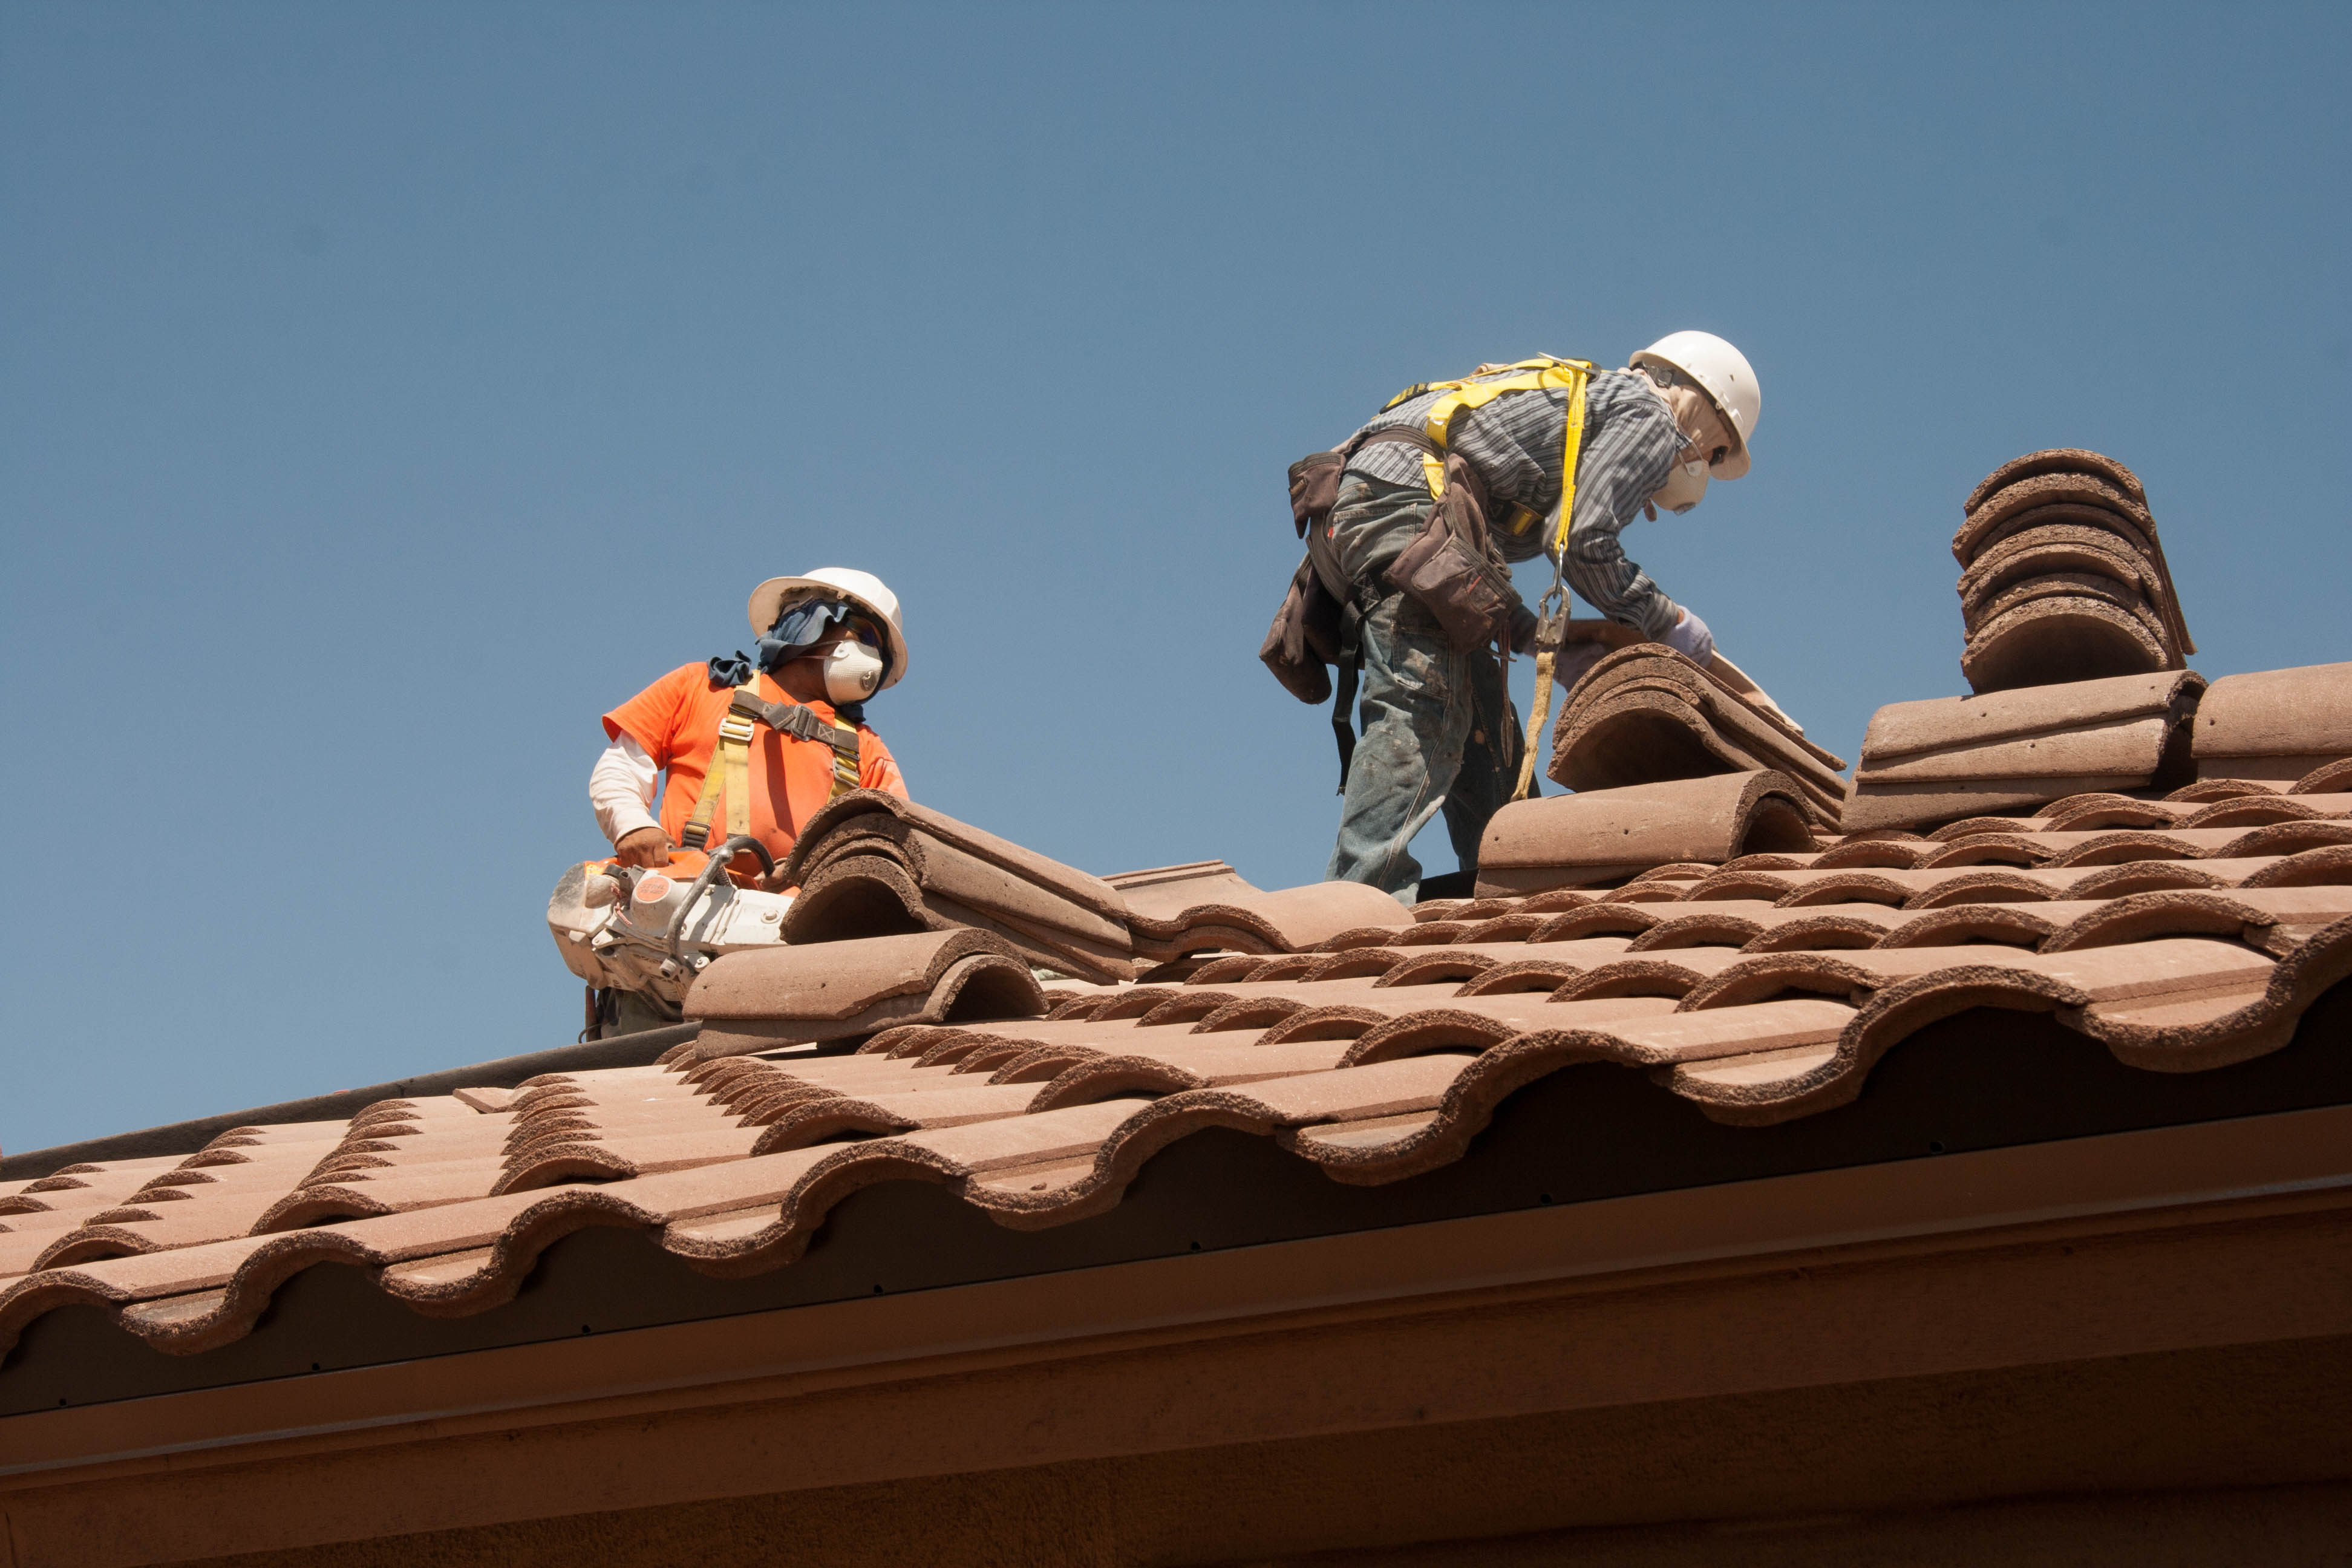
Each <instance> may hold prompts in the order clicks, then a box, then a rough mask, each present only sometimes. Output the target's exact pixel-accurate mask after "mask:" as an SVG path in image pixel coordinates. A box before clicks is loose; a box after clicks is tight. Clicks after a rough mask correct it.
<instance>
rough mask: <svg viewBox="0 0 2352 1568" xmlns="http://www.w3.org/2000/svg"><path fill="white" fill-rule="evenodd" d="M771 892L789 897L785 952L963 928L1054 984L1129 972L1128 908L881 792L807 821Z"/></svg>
mask: <svg viewBox="0 0 2352 1568" xmlns="http://www.w3.org/2000/svg"><path fill="white" fill-rule="evenodd" d="M775 882H776V885H777V886H779V887H784V888H792V887H797V888H799V889H800V896H799V897H798V898H797V899H795V900H793V907H792V909H791V910H789V911H788V912H787V913H786V914H785V916H784V919H783V922H782V935H783V940H784V941H785V942H840V941H844V940H847V939H850V938H855V937H866V936H887V935H896V934H898V933H901V932H910V931H952V930H956V929H959V928H966V927H969V928H973V929H977V930H981V931H990V932H992V933H994V934H995V935H996V936H997V937H999V938H1001V939H1002V940H1003V942H1004V943H1005V944H1006V946H1007V948H1008V949H1009V950H1010V951H1012V952H1017V953H1021V954H1023V955H1024V956H1026V957H1027V958H1028V959H1029V961H1030V962H1031V963H1034V964H1036V965H1038V966H1039V967H1041V968H1045V969H1049V970H1052V971H1054V972H1055V973H1064V974H1076V975H1082V976H1085V977H1087V978H1089V979H1097V980H1122V979H1125V978H1127V977H1128V976H1129V975H1131V974H1132V973H1134V972H1135V965H1134V963H1133V961H1132V952H1133V949H1132V947H1131V945H1130V943H1129V939H1128V932H1127V904H1126V902H1125V900H1122V899H1121V898H1120V897H1119V895H1118V891H1117V889H1113V888H1112V887H1111V886H1110V884H1109V883H1108V882H1105V881H1104V880H1103V879H1101V878H1099V877H1090V876H1088V875H1087V873H1086V872H1084V871H1080V870H1076V869H1074V868H1071V867H1068V866H1065V865H1063V864H1062V863H1061V862H1060V861H1058V860H1053V859H1048V858H1046V857H1045V856H1043V855H1040V854H1038V853H1037V852H1036V851H1035V850H1034V849H1024V848H1023V847H1021V846H1020V845H1018V844H1013V843H1011V842H1009V841H1007V840H1005V839H1003V838H999V837H996V835H994V834H992V833H985V832H982V830H981V829H979V828H977V827H973V826H970V825H969V824H966V823H961V822H958V821H957V820H956V819H955V818H953V817H951V816H946V815H945V814H943V813H940V812H937V811H933V810H931V809H930V808H929V807H928V806H921V805H915V804H914V803H913V802H911V801H905V800H900V799H899V798H898V796H896V795H888V794H886V793H884V792H883V791H880V790H853V791H851V792H850V793H849V794H847V795H842V796H840V797H839V798H838V799H836V800H834V801H832V802H829V803H828V804H827V805H825V806H824V808H823V809H822V810H820V811H819V812H817V813H816V815H815V816H812V817H810V818H809V820H808V822H807V824H806V825H805V826H803V828H802V830H801V835H800V837H799V838H798V839H797V840H796V841H795V842H794V844H793V852H792V855H791V857H790V858H787V859H786V860H785V862H784V863H783V865H782V866H780V867H778V868H777V872H776V878H775Z"/></svg>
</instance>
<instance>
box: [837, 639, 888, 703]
mask: <svg viewBox="0 0 2352 1568" xmlns="http://www.w3.org/2000/svg"><path fill="white" fill-rule="evenodd" d="M881 684H882V656H881V655H880V654H878V653H876V652H875V651H874V650H873V649H872V648H870V647H866V645H865V644H864V643H862V642H851V641H848V640H844V641H841V642H837V643H835V644H834V645H833V647H832V649H831V650H830V651H829V652H827V653H826V654H825V656H824V694H825V696H826V697H828V698H830V699H831V700H834V701H835V702H863V701H865V700H866V699H867V698H869V697H871V696H873V695H874V689H875V688H876V687H877V686H879V685H881Z"/></svg>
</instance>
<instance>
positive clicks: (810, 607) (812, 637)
mask: <svg viewBox="0 0 2352 1568" xmlns="http://www.w3.org/2000/svg"><path fill="white" fill-rule="evenodd" d="M834 626H847V627H849V629H850V631H851V632H852V633H853V635H855V636H856V638H857V640H858V641H859V642H861V643H864V644H865V645H866V647H870V648H873V649H874V650H875V651H876V652H877V654H879V655H880V656H881V658H882V660H883V671H884V675H885V677H886V678H887V674H888V670H889V657H890V650H889V646H888V644H887V642H886V641H885V640H884V638H883V637H882V634H881V632H880V631H879V630H878V629H877V628H876V627H875V626H874V625H873V624H872V621H871V618H870V617H869V616H866V612H865V611H864V610H863V609H861V608H859V607H858V606H857V605H853V604H851V603H849V602H848V601H847V600H846V599H823V598H814V597H812V598H803V599H795V600H793V602H792V603H790V604H788V605H785V606H784V607H783V609H782V612H781V613H779V614H778V615H777V616H776V622H775V625H773V626H771V627H769V628H768V635H767V636H765V637H761V639H760V640H759V642H758V644H757V645H756V646H755V647H754V649H753V651H752V653H751V654H750V655H748V656H747V655H746V654H745V653H744V652H743V651H742V649H740V648H738V649H736V650H735V654H734V656H733V657H732V658H729V657H728V656H726V655H724V654H721V655H719V656H718V657H716V658H712V659H711V660H710V661H709V665H710V684H711V685H712V686H714V687H720V686H740V685H742V684H744V683H745V682H746V681H748V680H750V679H751V671H752V670H753V669H754V668H759V669H763V670H765V671H767V672H768V673H769V674H770V675H773V674H775V673H776V672H777V671H778V670H780V669H782V668H784V666H786V665H788V664H790V663H792V661H793V660H794V659H796V658H805V657H806V656H807V655H809V654H811V653H813V652H814V651H815V650H816V646H817V644H819V643H821V642H823V641H824V639H825V637H827V636H828V635H830V633H831V631H832V628H833V627H834Z"/></svg>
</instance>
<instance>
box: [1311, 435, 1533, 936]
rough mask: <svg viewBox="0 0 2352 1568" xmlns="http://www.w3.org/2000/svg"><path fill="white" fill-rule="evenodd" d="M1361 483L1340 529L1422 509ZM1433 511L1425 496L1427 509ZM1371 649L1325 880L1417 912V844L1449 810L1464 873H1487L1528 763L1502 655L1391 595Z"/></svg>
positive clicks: (1346, 498)
mask: <svg viewBox="0 0 2352 1568" xmlns="http://www.w3.org/2000/svg"><path fill="white" fill-rule="evenodd" d="M1359 485H1360V481H1358V480H1355V479H1352V478H1351V479H1350V480H1349V484H1348V485H1346V486H1344V487H1343V488H1342V489H1341V490H1340V495H1339V506H1337V507H1336V508H1334V509H1333V511H1332V522H1333V523H1334V524H1335V525H1336V527H1337V529H1338V530H1340V531H1345V530H1346V529H1347V528H1348V527H1349V523H1350V522H1351V521H1380V522H1385V521H1388V520H1387V519H1386V518H1385V517H1381V518H1378V519H1370V518H1366V519H1359V518H1357V517H1355V516H1351V514H1354V513H1362V512H1371V511H1374V510H1377V511H1379V512H1381V513H1387V512H1391V511H1393V510H1400V508H1401V507H1402V506H1404V505H1410V504H1411V502H1410V500H1409V499H1408V498H1409V497H1410V496H1411V494H1412V492H1410V491H1400V490H1398V487H1395V486H1389V485H1381V486H1377V487H1365V488H1362V489H1360V488H1358V487H1359ZM1368 492H1369V493H1368ZM1389 492H1396V493H1395V494H1390V493H1389ZM1351 503H1352V504H1351ZM1429 505H1430V501H1429V497H1428V495H1427V493H1426V492H1421V493H1420V498H1419V506H1420V508H1421V510H1423V511H1424V512H1425V511H1426V510H1427V509H1428V507H1429ZM1362 641H1363V649H1364V675H1363V709H1362V712H1363V739H1362V740H1360V741H1359V742H1357V743H1356V756H1355V761H1354V762H1353V763H1350V764H1349V769H1348V788H1347V793H1346V796H1345V800H1344V804H1343V805H1341V807H1340V812H1339V842H1338V843H1337V844H1336V845H1334V846H1333V847H1332V850H1331V861H1330V864H1329V865H1328V867H1326V868H1324V872H1323V877H1324V879H1325V880H1326V881H1344V882H1368V883H1370V884H1371V885H1372V886H1373V887H1375V888H1378V889H1381V891H1383V892H1388V893H1393V894H1395V895H1396V896H1397V898H1398V899H1400V900H1402V901H1403V902H1406V903H1411V902H1412V900H1413V896H1414V894H1415V893H1416V892H1417V891H1418V890H1419V889H1420V886H1421V862H1420V861H1418V860H1416V859H1414V858H1413V857H1412V851H1411V850H1410V849H1409V848H1408V847H1407V846H1409V845H1410V844H1412V840H1413V836H1414V835H1415V834H1418V833H1419V832H1420V831H1421V830H1422V829H1423V828H1424V827H1426V826H1429V821H1430V818H1431V817H1433V816H1436V815H1437V814H1438V813H1439V812H1440V811H1443V812H1444V814H1445V828H1446V833H1447V836H1448V837H1451V838H1452V839H1453V841H1454V858H1456V859H1457V860H1458V861H1459V862H1460V863H1461V864H1462V866H1463V868H1465V869H1475V868H1476V866H1477V864H1478V840H1479V838H1480V837H1483V836H1484V835H1485V833H1486V822H1487V819H1488V818H1490V817H1492V816H1494V815H1495V813H1496V811H1497V810H1499V809H1501V807H1502V805H1503V800H1504V797H1505V796H1506V795H1508V794H1509V793H1510V786H1511V784H1513V783H1514V782H1515V780H1514V779H1513V778H1511V777H1508V776H1507V775H1506V773H1505V772H1504V770H1505V768H1506V767H1507V766H1509V765H1513V764H1516V763H1517V746H1516V744H1515V741H1516V737H1514V736H1513V735H1511V734H1510V733H1509V731H1508V726H1509V722H1510V720H1509V716H1508V715H1509V710H1508V709H1507V706H1506V704H1505V699H1504V691H1503V672H1502V668H1501V667H1500V666H1499V665H1498V664H1497V663H1496V660H1495V656H1494V653H1493V652H1492V651H1491V650H1490V649H1486V648H1470V649H1463V648H1456V647H1454V646H1453V645H1452V644H1451V643H1450V642H1449V641H1448V640H1447V638H1446V636H1445V633H1444V630H1443V629H1442V628H1441V627H1440V626H1438V624H1437V620H1436V617H1435V616H1432V615H1431V614H1430V613H1429V612H1428V611H1427V610H1426V609H1424V608H1423V607H1422V605H1420V604H1419V603H1418V602H1417V601H1415V600H1414V599H1412V598H1411V597H1409V596H1408V595H1404V594H1401V593H1392V594H1391V595H1388V596H1387V597H1386V598H1384V599H1381V600H1380V601H1379V602H1378V603H1377V604H1375V605H1373V606H1372V608H1371V610H1370V612H1369V613H1368V614H1366V615H1365V616H1364V623H1363V634H1362Z"/></svg>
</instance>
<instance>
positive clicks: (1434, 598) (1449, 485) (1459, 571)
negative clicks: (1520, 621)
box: [1386, 454, 1522, 647]
mask: <svg viewBox="0 0 2352 1568" xmlns="http://www.w3.org/2000/svg"><path fill="white" fill-rule="evenodd" d="M1386 576H1387V579H1388V583H1389V585H1390V586H1391V587H1393V588H1402V589H1403V590H1404V591H1405V592H1406V593H1408V594H1410V595H1412V596H1413V597H1414V598H1416V599H1418V600H1420V601H1421V603H1422V605H1423V607H1424V608H1426V609H1427V610H1428V611H1429V613H1430V614H1431V615H1432V616H1435V617H1436V619H1437V624H1438V625H1439V626H1444V628H1445V635H1446V636H1447V637H1449V638H1450V639H1451V640H1452V641H1453V643H1454V646H1455V647H1483V646H1484V645H1486V644H1487V643H1492V642H1496V641H1501V642H1503V643H1505V644H1506V645H1509V644H1510V643H1511V642H1513V641H1514V640H1515V639H1514V638H1513V637H1512V630H1513V627H1512V625H1511V623H1512V620H1513V614H1512V612H1513V611H1514V610H1517V609H1520V608H1522V606H1521V605H1520V602H1519V592H1518V590H1517V588H1515V587H1513V586H1512V585H1511V572H1510V568H1509V566H1507V564H1505V563H1504V561H1503V557H1502V554H1501V552H1499V551H1497V550H1496V548H1495V546H1494V542H1493V541H1492V540H1491V539H1490V538H1489V537H1488V535H1487V532H1486V483H1485V481H1483V480H1482V479H1479V477H1478V471H1477V470H1476V469H1475V468H1472V467H1471V466H1470V465H1469V464H1468V463H1466V462H1465V461H1463V460H1462V458H1461V457H1460V456H1459V455H1458V454H1457V455H1451V456H1448V457H1447V458H1446V459H1445V493H1444V495H1443V496H1441V497H1439V498H1438V500H1437V504H1436V506H1435V507H1434V508H1433V510H1431V512H1430V517H1429V523H1428V525H1427V526H1426V527H1424V528H1423V530H1422V531H1421V533H1420V535H1419V537H1417V538H1415V539H1414V540H1413V542H1412V543H1410V544H1408V545H1406V546H1405V547H1404V550H1403V552H1402V553H1401V554H1399V555H1398V556H1397V558H1396V559H1395V560H1394V561H1392V562H1391V563H1389V568H1388V572H1387V574H1386Z"/></svg>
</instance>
